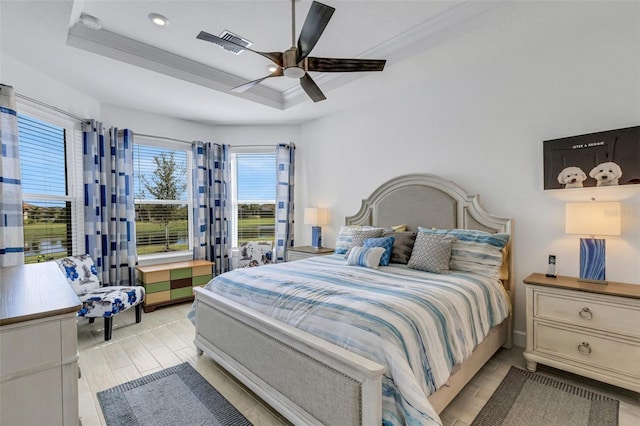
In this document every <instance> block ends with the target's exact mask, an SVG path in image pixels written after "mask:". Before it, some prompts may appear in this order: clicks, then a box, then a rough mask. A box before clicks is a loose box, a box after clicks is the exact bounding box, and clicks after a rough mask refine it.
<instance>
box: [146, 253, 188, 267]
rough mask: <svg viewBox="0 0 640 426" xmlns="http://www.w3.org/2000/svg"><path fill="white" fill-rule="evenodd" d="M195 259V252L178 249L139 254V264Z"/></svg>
mask: <svg viewBox="0 0 640 426" xmlns="http://www.w3.org/2000/svg"><path fill="white" fill-rule="evenodd" d="M185 260H193V252H191V251H176V252H172V253H154V254H144V255H141V256H138V266H148V265H158V264H160V263H171V262H183V261H185Z"/></svg>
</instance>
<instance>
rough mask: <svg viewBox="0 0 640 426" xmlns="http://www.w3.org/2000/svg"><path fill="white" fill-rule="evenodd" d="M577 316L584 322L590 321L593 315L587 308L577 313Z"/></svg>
mask: <svg viewBox="0 0 640 426" xmlns="http://www.w3.org/2000/svg"><path fill="white" fill-rule="evenodd" d="M578 315H580V318H582V319H586V320H590V319H591V318H593V313H592V312H591V311H590V310H589V308H587V307H584V308H582V310H581V311H580V312H578Z"/></svg>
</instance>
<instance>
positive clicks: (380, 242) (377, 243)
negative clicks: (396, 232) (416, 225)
mask: <svg viewBox="0 0 640 426" xmlns="http://www.w3.org/2000/svg"><path fill="white" fill-rule="evenodd" d="M394 241H395V238H393V237H381V238H369V239H367V240H366V241H365V242H364V245H363V247H364V248H369V247H382V248H383V249H384V253H383V254H382V257H381V258H380V266H389V261H390V260H391V251H392V250H393V242H394Z"/></svg>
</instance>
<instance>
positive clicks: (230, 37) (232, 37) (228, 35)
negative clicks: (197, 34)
mask: <svg viewBox="0 0 640 426" xmlns="http://www.w3.org/2000/svg"><path fill="white" fill-rule="evenodd" d="M218 37H220V38H221V39H223V40H227V41H230V42H233V43H235V44H239V45H241V46H244V47H249V46H251V45H252V44H253V43H252V42H250V41H249V40H247V39H246V38H242V37H240V36H239V35H238V34H234V33H232V32H231V31H228V30H224V31H223V32H222V34H220V35H219V36H218ZM214 43H215V42H214ZM216 44H217V43H216ZM218 46H220V47H222V48H223V49H224V50H228V51H229V52H233V53H235V54H236V55H239V54H241V53H242V52H244V49H240V48H227V47H226V46H222V45H220V44H218Z"/></svg>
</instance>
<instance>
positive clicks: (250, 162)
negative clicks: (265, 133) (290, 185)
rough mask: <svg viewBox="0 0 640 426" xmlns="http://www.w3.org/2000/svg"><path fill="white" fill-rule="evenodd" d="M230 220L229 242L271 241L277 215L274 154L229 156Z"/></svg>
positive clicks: (273, 237)
mask: <svg viewBox="0 0 640 426" xmlns="http://www.w3.org/2000/svg"><path fill="white" fill-rule="evenodd" d="M231 170H232V176H233V177H232V180H233V184H232V205H233V214H234V217H235V219H236V220H234V221H233V230H232V240H233V241H232V242H233V246H234V247H237V246H238V245H239V244H240V243H242V242H246V241H274V239H275V228H276V227H275V225H276V219H275V213H276V209H275V207H276V179H277V177H276V154H275V152H274V151H273V148H271V150H270V152H236V153H232V154H231Z"/></svg>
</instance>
